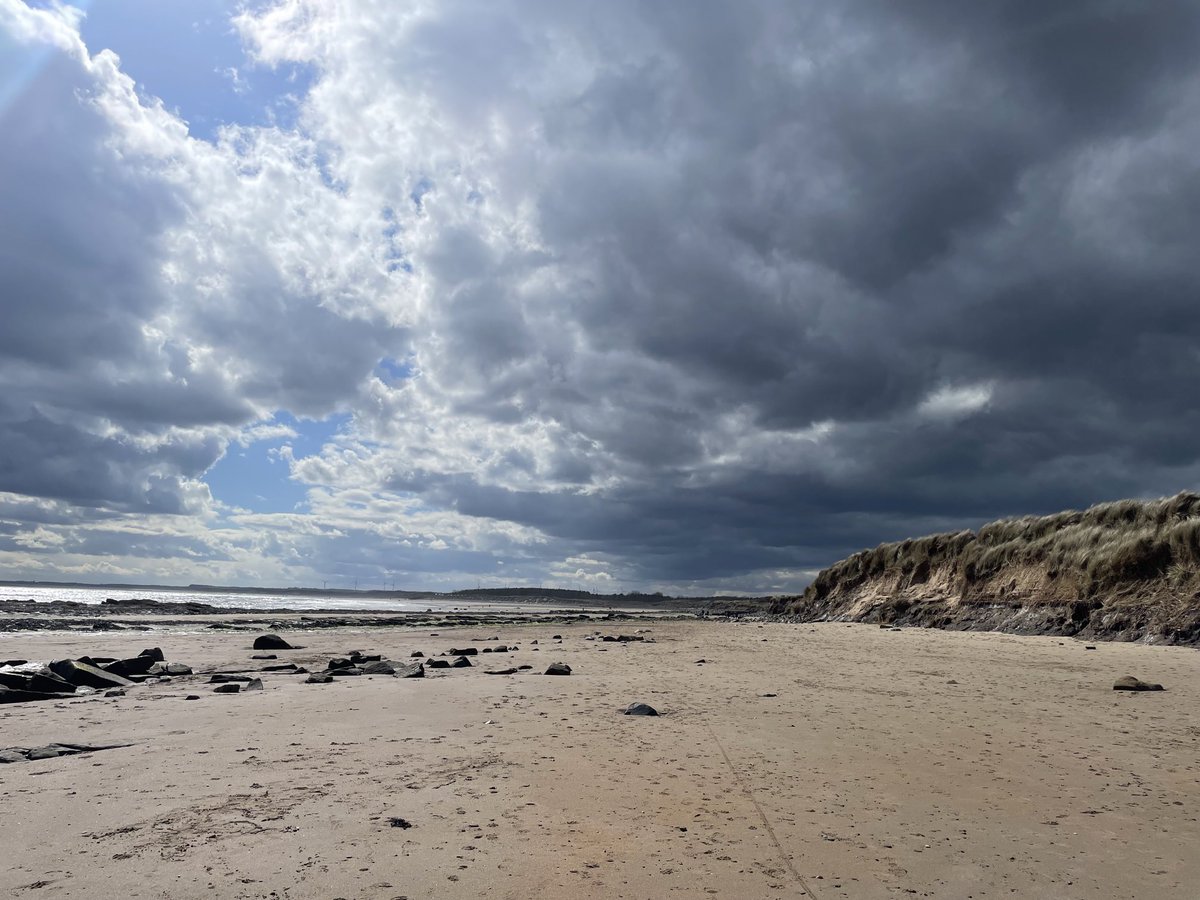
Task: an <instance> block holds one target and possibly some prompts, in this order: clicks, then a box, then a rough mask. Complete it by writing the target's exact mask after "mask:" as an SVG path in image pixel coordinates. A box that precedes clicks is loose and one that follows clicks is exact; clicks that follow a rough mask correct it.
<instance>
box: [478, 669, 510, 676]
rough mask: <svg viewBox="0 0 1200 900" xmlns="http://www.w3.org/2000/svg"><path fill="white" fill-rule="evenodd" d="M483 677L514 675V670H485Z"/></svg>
mask: <svg viewBox="0 0 1200 900" xmlns="http://www.w3.org/2000/svg"><path fill="white" fill-rule="evenodd" d="M483 674H484V675H516V674H517V670H516V669H495V670H493V671H487V670H485V671H484V673H483Z"/></svg>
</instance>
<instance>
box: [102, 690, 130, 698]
mask: <svg viewBox="0 0 1200 900" xmlns="http://www.w3.org/2000/svg"><path fill="white" fill-rule="evenodd" d="M104 696H105V697H124V696H125V691H124V690H122V689H121V688H113V689H112V690H111V691H105V692H104Z"/></svg>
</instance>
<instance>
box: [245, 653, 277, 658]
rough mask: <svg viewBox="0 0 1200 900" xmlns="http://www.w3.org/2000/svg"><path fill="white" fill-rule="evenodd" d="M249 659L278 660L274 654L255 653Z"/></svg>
mask: <svg viewBox="0 0 1200 900" xmlns="http://www.w3.org/2000/svg"><path fill="white" fill-rule="evenodd" d="M250 658H251V659H279V657H278V656H276V655H275V654H274V653H255V654H254V655H253V656H252V657H250Z"/></svg>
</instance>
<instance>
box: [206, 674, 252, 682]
mask: <svg viewBox="0 0 1200 900" xmlns="http://www.w3.org/2000/svg"><path fill="white" fill-rule="evenodd" d="M249 680H250V676H249V675H230V674H228V673H225V672H217V673H216V674H215V675H213V676H212V677H210V678H209V679H208V683H209V684H232V683H234V682H236V681H249Z"/></svg>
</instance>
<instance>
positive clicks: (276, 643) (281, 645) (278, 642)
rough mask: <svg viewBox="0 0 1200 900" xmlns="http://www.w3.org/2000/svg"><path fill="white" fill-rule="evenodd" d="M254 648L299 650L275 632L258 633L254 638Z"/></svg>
mask: <svg viewBox="0 0 1200 900" xmlns="http://www.w3.org/2000/svg"><path fill="white" fill-rule="evenodd" d="M254 649H255V650H299V649H301V648H300V647H293V646H292V645H291V644H289V643H288V642H287V641H285V640H284V639H283V638H281V637H280V636H279V635H277V634H260V635H259V636H258V637H256V638H255V639H254Z"/></svg>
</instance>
